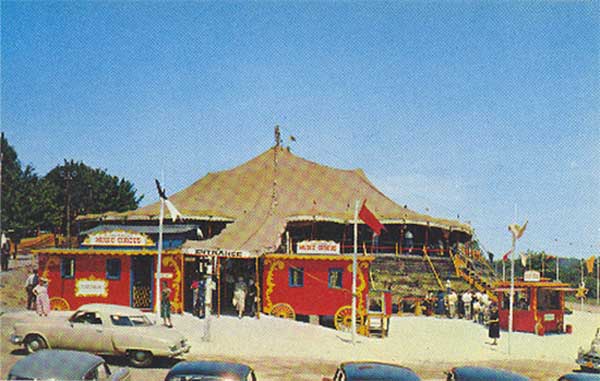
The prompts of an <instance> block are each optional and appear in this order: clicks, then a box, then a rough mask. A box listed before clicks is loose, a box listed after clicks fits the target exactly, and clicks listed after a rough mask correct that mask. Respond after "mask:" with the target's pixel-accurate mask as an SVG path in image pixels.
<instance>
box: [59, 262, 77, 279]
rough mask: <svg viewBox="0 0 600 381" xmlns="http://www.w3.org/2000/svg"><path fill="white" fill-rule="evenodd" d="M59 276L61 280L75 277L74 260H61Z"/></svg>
mask: <svg viewBox="0 0 600 381" xmlns="http://www.w3.org/2000/svg"><path fill="white" fill-rule="evenodd" d="M60 275H61V276H62V277H63V279H70V278H73V277H75V258H62V259H61V262H60Z"/></svg>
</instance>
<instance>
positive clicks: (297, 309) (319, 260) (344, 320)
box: [262, 254, 373, 334]
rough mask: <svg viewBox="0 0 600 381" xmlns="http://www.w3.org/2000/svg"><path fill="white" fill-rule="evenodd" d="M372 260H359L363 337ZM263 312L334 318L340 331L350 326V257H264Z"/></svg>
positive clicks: (358, 314)
mask: <svg viewBox="0 0 600 381" xmlns="http://www.w3.org/2000/svg"><path fill="white" fill-rule="evenodd" d="M372 260H373V257H371V256H360V257H359V258H358V272H357V281H356V290H357V294H358V298H357V327H359V332H360V333H363V334H366V333H367V332H366V317H367V296H368V293H369V267H370V264H371V261H372ZM262 284H263V287H262V300H263V303H262V308H263V312H265V313H267V314H271V315H274V316H278V317H283V318H290V319H295V318H296V316H297V315H304V316H308V317H309V318H310V317H311V316H312V317H333V319H334V320H333V321H334V325H335V327H336V328H337V329H340V330H349V329H350V328H351V322H352V256H351V255H340V254H266V255H264V256H263V272H262Z"/></svg>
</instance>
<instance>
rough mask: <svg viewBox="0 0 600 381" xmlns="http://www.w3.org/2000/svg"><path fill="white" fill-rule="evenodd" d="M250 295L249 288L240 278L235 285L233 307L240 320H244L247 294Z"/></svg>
mask: <svg viewBox="0 0 600 381" xmlns="http://www.w3.org/2000/svg"><path fill="white" fill-rule="evenodd" d="M247 293H248V286H246V283H245V282H244V278H242V277H239V278H238V281H237V282H236V283H235V288H234V290H233V306H234V307H235V308H236V310H237V312H238V318H240V319H241V318H242V316H243V315H244V308H245V306H246V294H247Z"/></svg>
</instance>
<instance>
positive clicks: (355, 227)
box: [352, 200, 360, 345]
mask: <svg viewBox="0 0 600 381" xmlns="http://www.w3.org/2000/svg"><path fill="white" fill-rule="evenodd" d="M359 202H360V201H359V200H356V201H355V204H354V253H353V255H352V345H355V344H356V270H357V266H356V261H357V259H356V257H357V255H358V203H359Z"/></svg>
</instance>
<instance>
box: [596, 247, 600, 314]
mask: <svg viewBox="0 0 600 381" xmlns="http://www.w3.org/2000/svg"><path fill="white" fill-rule="evenodd" d="M596 305H598V306H600V256H598V258H596Z"/></svg>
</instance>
